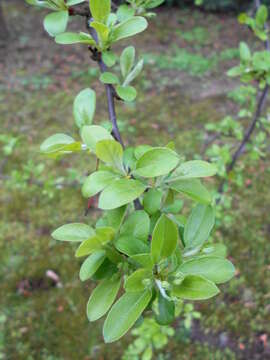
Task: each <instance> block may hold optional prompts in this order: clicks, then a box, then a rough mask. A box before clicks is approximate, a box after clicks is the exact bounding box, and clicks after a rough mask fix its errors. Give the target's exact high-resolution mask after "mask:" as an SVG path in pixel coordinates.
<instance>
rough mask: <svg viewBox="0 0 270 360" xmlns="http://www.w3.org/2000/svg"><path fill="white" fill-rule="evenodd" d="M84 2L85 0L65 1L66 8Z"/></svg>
mask: <svg viewBox="0 0 270 360" xmlns="http://www.w3.org/2000/svg"><path fill="white" fill-rule="evenodd" d="M83 2H85V0H67V2H66V4H67V6H74V5H78V4H81V3H83Z"/></svg>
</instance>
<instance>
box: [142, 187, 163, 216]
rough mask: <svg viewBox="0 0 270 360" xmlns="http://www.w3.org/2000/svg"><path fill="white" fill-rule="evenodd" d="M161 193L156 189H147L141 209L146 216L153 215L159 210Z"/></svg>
mask: <svg viewBox="0 0 270 360" xmlns="http://www.w3.org/2000/svg"><path fill="white" fill-rule="evenodd" d="M162 196H163V193H162V191H161V190H158V189H149V190H148V191H147V192H146V193H145V194H144V197H143V207H144V209H145V210H146V211H147V212H148V214H150V215H152V214H155V213H156V212H157V211H158V210H160V208H161V201H162Z"/></svg>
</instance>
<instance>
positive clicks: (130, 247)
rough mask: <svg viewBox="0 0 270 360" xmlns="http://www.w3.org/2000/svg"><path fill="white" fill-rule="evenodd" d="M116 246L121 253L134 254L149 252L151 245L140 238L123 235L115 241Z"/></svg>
mask: <svg viewBox="0 0 270 360" xmlns="http://www.w3.org/2000/svg"><path fill="white" fill-rule="evenodd" d="M115 247H116V249H117V250H118V251H120V252H121V253H123V254H125V255H128V256H133V255H137V254H143V253H147V252H149V245H148V244H147V243H146V242H145V241H142V240H140V239H137V238H135V237H134V238H131V239H130V237H128V236H121V237H120V238H119V239H118V240H117V241H116V243H115Z"/></svg>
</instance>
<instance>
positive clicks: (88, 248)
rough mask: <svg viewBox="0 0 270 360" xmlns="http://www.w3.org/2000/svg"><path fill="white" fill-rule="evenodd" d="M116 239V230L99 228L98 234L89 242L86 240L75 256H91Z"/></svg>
mask: <svg viewBox="0 0 270 360" xmlns="http://www.w3.org/2000/svg"><path fill="white" fill-rule="evenodd" d="M113 237H114V229H112V228H110V227H104V228H98V229H96V233H94V235H92V236H91V237H90V238H89V239H88V240H85V241H84V242H83V243H81V245H80V246H79V248H78V249H77V251H76V254H75V256H76V257H81V256H86V255H89V254H91V253H93V252H95V251H97V250H100V249H102V247H103V245H105V244H106V243H108V242H109V241H111V240H112V239H113Z"/></svg>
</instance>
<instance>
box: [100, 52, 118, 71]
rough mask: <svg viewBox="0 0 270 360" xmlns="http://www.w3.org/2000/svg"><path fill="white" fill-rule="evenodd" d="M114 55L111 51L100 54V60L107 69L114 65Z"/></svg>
mask: <svg viewBox="0 0 270 360" xmlns="http://www.w3.org/2000/svg"><path fill="white" fill-rule="evenodd" d="M116 59H117V58H116V55H115V54H114V53H113V52H112V51H104V52H103V53H102V60H103V61H104V64H105V65H106V66H108V67H112V66H113V65H115V63H116Z"/></svg>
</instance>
